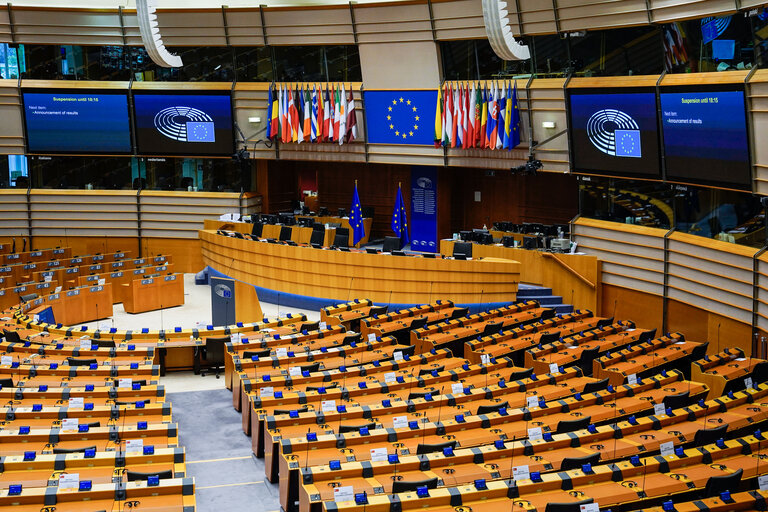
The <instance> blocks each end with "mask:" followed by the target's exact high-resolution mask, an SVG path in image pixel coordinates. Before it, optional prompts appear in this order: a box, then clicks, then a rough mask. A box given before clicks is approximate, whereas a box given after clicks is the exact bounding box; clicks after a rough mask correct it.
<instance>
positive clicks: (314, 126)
mask: <svg viewBox="0 0 768 512" xmlns="http://www.w3.org/2000/svg"><path fill="white" fill-rule="evenodd" d="M311 123H312V125H311V127H310V132H311V133H310V135H309V140H310V141H312V142H315V141H316V140H317V89H315V86H314V85H313V86H312V120H311Z"/></svg>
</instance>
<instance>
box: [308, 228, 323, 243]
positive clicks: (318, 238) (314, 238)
mask: <svg viewBox="0 0 768 512" xmlns="http://www.w3.org/2000/svg"><path fill="white" fill-rule="evenodd" d="M323 242H325V228H322V229H319V230H318V229H313V230H312V234H311V235H310V236H309V244H310V245H323Z"/></svg>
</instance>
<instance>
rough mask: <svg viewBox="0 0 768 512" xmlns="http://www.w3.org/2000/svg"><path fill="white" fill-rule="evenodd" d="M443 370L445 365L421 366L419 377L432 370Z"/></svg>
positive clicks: (428, 373)
mask: <svg viewBox="0 0 768 512" xmlns="http://www.w3.org/2000/svg"><path fill="white" fill-rule="evenodd" d="M444 371H445V365H443V366H436V367H432V368H422V369H421V370H419V377H422V376H424V375H430V374H431V373H432V372H438V373H440V372H444Z"/></svg>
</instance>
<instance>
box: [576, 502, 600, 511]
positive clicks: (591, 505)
mask: <svg viewBox="0 0 768 512" xmlns="http://www.w3.org/2000/svg"><path fill="white" fill-rule="evenodd" d="M579 512H600V505H598V504H597V503H585V504H584V505H579Z"/></svg>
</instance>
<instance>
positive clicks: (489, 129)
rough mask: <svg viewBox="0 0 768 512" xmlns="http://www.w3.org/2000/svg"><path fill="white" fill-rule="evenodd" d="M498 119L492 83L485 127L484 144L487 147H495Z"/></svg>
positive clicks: (494, 86) (497, 108)
mask: <svg viewBox="0 0 768 512" xmlns="http://www.w3.org/2000/svg"><path fill="white" fill-rule="evenodd" d="M498 119H499V106H498V105H497V104H496V84H493V86H491V90H490V92H489V95H488V125H487V126H486V129H485V145H486V147H487V148H488V149H493V148H495V147H496V128H497V126H496V121H497V120H498Z"/></svg>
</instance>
